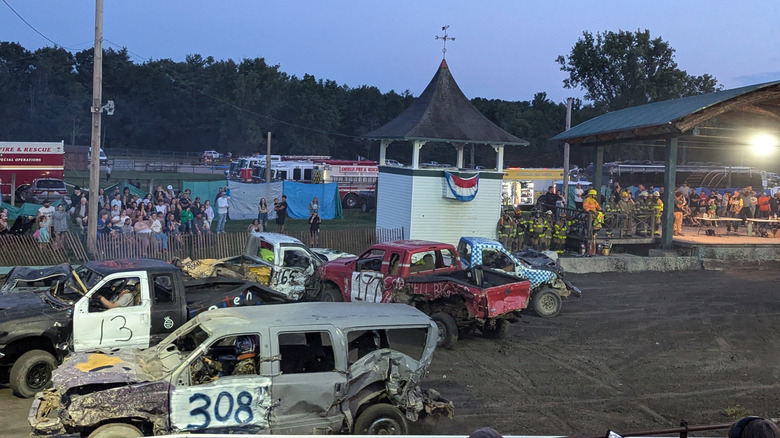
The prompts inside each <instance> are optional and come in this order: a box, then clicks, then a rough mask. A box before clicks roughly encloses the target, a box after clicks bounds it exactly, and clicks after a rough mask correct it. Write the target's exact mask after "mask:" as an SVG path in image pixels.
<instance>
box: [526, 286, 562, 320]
mask: <svg viewBox="0 0 780 438" xmlns="http://www.w3.org/2000/svg"><path fill="white" fill-rule="evenodd" d="M531 305H532V306H533V309H534V312H535V313H536V314H537V315H539V316H541V317H542V318H552V317H553V316H555V315H557V314H558V313H560V312H561V307H562V306H563V300H562V299H561V296H560V295H558V293H557V292H555V291H554V290H552V289H550V288H544V289H542V290H540V291H539V292H536V293H535V294H533V295H532V296H531Z"/></svg>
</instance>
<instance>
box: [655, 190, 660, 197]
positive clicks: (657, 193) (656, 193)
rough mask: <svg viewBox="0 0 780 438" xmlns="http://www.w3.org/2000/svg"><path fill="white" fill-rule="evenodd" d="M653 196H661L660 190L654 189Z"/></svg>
mask: <svg viewBox="0 0 780 438" xmlns="http://www.w3.org/2000/svg"><path fill="white" fill-rule="evenodd" d="M653 196H661V192H659V191H658V190H656V191H654V192H653Z"/></svg>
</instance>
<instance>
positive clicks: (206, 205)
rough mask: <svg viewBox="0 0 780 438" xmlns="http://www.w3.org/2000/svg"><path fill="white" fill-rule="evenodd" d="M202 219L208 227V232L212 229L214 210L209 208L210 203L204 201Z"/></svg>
mask: <svg viewBox="0 0 780 438" xmlns="http://www.w3.org/2000/svg"><path fill="white" fill-rule="evenodd" d="M202 209H203V214H204V215H205V216H203V218H204V219H205V220H206V223H207V224H208V226H209V230H212V229H213V228H214V227H213V225H214V209H213V208H211V201H209V200H208V199H206V202H204V203H203V207H202Z"/></svg>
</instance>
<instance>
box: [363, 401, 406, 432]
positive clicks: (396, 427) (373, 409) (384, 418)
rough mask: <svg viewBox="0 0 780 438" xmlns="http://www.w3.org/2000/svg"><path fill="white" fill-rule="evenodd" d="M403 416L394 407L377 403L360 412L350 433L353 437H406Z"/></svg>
mask: <svg viewBox="0 0 780 438" xmlns="http://www.w3.org/2000/svg"><path fill="white" fill-rule="evenodd" d="M408 429H409V428H408V426H407V424H406V418H404V415H403V414H402V413H401V411H399V410H398V409H397V408H395V407H394V406H391V405H389V404H386V403H379V404H375V405H373V406H369V407H368V408H366V410H365V411H363V412H361V413H360V415H359V416H358V418H357V420H355V427H354V430H353V431H352V433H353V434H355V435H406V434H407V433H408Z"/></svg>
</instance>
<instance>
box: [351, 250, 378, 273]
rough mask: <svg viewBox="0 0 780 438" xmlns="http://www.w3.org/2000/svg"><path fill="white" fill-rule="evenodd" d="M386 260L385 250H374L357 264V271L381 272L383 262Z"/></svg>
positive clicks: (361, 257)
mask: <svg viewBox="0 0 780 438" xmlns="http://www.w3.org/2000/svg"><path fill="white" fill-rule="evenodd" d="M384 258H385V250H383V249H372V250H371V251H369V252H367V253H365V254H363V255H362V256H360V258H359V259H358V261H357V262H356V263H355V269H356V270H358V271H377V272H379V271H381V270H382V260H383V259H384Z"/></svg>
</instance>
